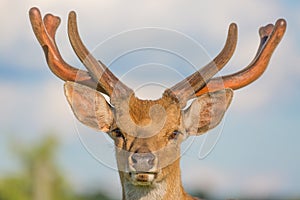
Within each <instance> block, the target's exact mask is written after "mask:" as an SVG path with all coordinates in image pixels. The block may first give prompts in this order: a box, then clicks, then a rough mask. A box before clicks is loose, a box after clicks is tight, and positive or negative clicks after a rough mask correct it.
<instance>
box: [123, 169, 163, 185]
mask: <svg viewBox="0 0 300 200" xmlns="http://www.w3.org/2000/svg"><path fill="white" fill-rule="evenodd" d="M158 176H159V173H156V172H129V173H128V174H127V178H128V180H129V181H130V182H131V183H132V185H135V186H144V187H147V186H148V187H150V186H155V184H156V183H157V182H158Z"/></svg>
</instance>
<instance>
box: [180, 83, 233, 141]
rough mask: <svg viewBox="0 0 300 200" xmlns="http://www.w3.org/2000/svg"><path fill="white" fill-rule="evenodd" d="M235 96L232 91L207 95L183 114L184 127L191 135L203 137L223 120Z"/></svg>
mask: <svg viewBox="0 0 300 200" xmlns="http://www.w3.org/2000/svg"><path fill="white" fill-rule="evenodd" d="M232 96H233V91H232V90H231V89H225V90H219V91H216V92H212V93H206V94H203V95H201V96H200V97H198V98H196V99H195V100H194V101H193V102H192V104H191V106H190V107H189V108H187V109H186V110H185V111H184V112H183V125H184V128H185V129H186V132H187V133H188V134H189V135H201V134H203V133H205V132H206V131H208V130H209V129H212V128H214V127H216V126H217V125H218V124H219V123H220V122H221V120H222V118H223V116H224V114H225V112H226V110H227V108H228V107H229V105H230V103H231V100H232Z"/></svg>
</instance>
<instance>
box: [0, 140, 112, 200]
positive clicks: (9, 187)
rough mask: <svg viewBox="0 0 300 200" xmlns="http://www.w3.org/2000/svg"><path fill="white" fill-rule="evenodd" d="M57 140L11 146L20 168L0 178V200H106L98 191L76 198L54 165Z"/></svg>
mask: <svg viewBox="0 0 300 200" xmlns="http://www.w3.org/2000/svg"><path fill="white" fill-rule="evenodd" d="M57 150H58V142H57V140H56V139H55V138H53V137H46V138H45V139H44V140H42V141H41V142H40V143H38V144H36V145H30V146H27V147H24V146H21V145H20V144H15V145H13V151H14V153H15V155H16V159H17V160H18V161H19V162H20V163H21V166H22V170H21V171H20V172H19V173H18V174H13V175H6V176H5V177H4V178H2V179H1V178H0V200H94V199H97V200H109V198H108V197H106V196H104V195H102V194H100V193H99V194H97V195H87V196H80V197H78V196H77V195H76V194H75V193H74V192H73V190H72V189H71V188H70V186H69V184H68V183H67V181H66V180H65V178H64V177H63V176H62V173H61V171H60V169H59V168H58V167H57V166H56V162H55V153H56V152H57Z"/></svg>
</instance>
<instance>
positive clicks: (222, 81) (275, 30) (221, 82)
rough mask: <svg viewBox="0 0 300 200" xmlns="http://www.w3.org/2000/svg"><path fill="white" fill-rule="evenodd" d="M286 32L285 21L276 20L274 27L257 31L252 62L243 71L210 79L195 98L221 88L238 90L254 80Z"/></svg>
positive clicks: (259, 74) (262, 70)
mask: <svg viewBox="0 0 300 200" xmlns="http://www.w3.org/2000/svg"><path fill="white" fill-rule="evenodd" d="M285 30H286V21H285V20H284V19H279V20H277V22H276V24H275V26H274V25H273V24H269V25H267V26H264V27H261V28H260V29H259V34H260V45H259V48H258V51H257V54H256V56H255V57H254V59H253V61H252V62H251V63H250V64H249V65H248V66H247V67H246V68H244V69H243V70H241V71H239V72H236V73H234V74H231V75H227V76H222V77H217V78H213V79H211V80H210V81H209V82H208V84H207V86H206V87H204V88H203V89H201V90H200V91H198V92H197V93H196V96H200V95H201V94H204V93H207V92H213V91H216V90H220V89H223V88H231V89H234V90H236V89H239V88H242V87H244V86H246V85H248V84H250V83H252V82H253V81H255V80H256V79H258V78H259V77H260V76H261V75H262V74H263V72H264V71H265V70H266V68H267V66H268V63H269V61H270V59H271V56H272V54H273V52H274V50H275V49H276V47H277V45H278V44H279V42H280V41H281V39H282V37H283V35H284V33H285Z"/></svg>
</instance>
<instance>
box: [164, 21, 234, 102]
mask: <svg viewBox="0 0 300 200" xmlns="http://www.w3.org/2000/svg"><path fill="white" fill-rule="evenodd" d="M236 44H237V25H236V24H234V23H232V24H230V26H229V30H228V35H227V40H226V43H225V46H224V47H223V49H222V51H221V52H220V53H219V55H218V56H216V57H215V58H214V59H213V60H212V61H211V62H210V63H208V64H207V65H206V66H204V67H203V68H201V69H200V70H199V71H197V72H195V73H194V74H192V75H190V76H189V77H188V78H186V79H185V80H183V81H181V82H179V83H177V84H176V85H174V86H173V87H172V88H170V89H169V90H167V91H166V92H168V93H169V92H171V93H173V94H175V95H176V96H177V98H179V99H180V101H181V104H182V105H183V106H184V105H185V103H186V101H187V100H188V99H189V98H191V97H192V96H193V94H194V93H195V92H196V91H198V90H200V89H201V88H202V87H204V86H205V85H206V83H207V82H208V81H209V80H210V79H211V78H212V77H213V76H214V75H215V74H216V73H217V72H218V71H220V70H221V69H222V68H223V67H224V66H225V65H226V64H227V62H228V61H229V60H230V58H231V57H232V55H233V53H234V50H235V47H236Z"/></svg>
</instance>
